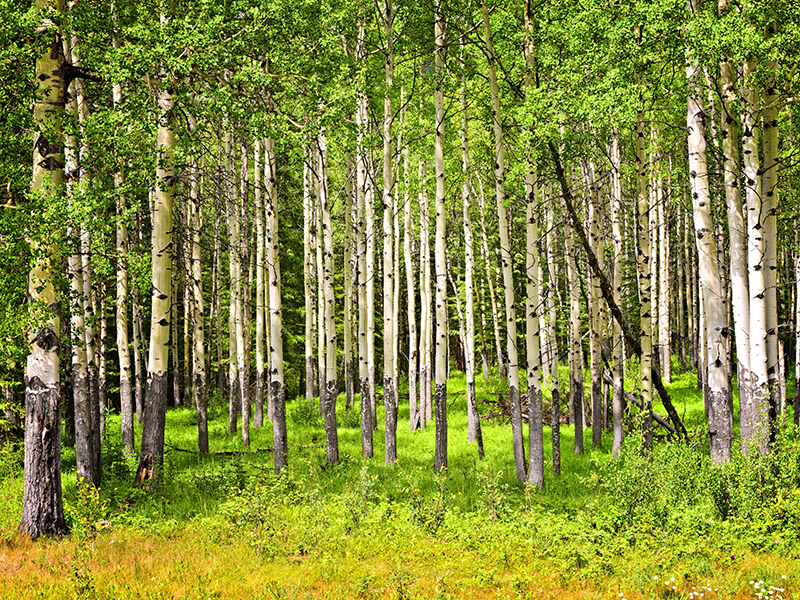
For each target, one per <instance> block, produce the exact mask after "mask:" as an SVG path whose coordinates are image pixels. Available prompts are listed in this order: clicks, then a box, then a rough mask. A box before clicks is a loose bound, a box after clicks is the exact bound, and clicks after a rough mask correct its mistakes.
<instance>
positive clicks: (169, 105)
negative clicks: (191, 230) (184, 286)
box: [136, 17, 175, 483]
mask: <svg viewBox="0 0 800 600" xmlns="http://www.w3.org/2000/svg"><path fill="white" fill-rule="evenodd" d="M162 21H163V17H162ZM157 100H158V110H159V118H158V144H157V150H158V154H157V155H158V162H157V165H156V180H157V185H156V191H155V199H154V207H153V250H152V261H153V295H152V313H151V314H152V316H151V321H150V355H149V358H148V364H147V393H146V395H145V404H146V406H145V409H144V414H145V420H144V425H143V429H142V445H141V451H140V455H139V466H138V468H137V469H136V481H137V483H141V482H144V481H145V480H147V479H151V478H153V477H157V476H158V474H159V469H160V468H161V465H162V463H163V459H164V428H165V426H166V414H167V413H166V411H167V368H168V366H169V325H170V324H169V317H170V312H171V311H170V308H171V307H170V303H171V299H172V290H171V285H172V278H171V277H170V272H171V271H172V200H173V194H174V181H175V169H174V166H173V152H174V149H175V132H174V131H173V130H172V110H173V106H174V102H173V99H172V93H171V92H170V90H169V88H168V87H162V88H161V89H159V91H158V96H157Z"/></svg>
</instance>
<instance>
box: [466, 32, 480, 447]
mask: <svg viewBox="0 0 800 600" xmlns="http://www.w3.org/2000/svg"><path fill="white" fill-rule="evenodd" d="M461 43H462V47H463V45H464V43H465V42H464V39H463V38H462V40H461ZM468 135H469V129H468V122H467V87H466V81H465V78H464V76H463V75H462V76H461V173H462V177H463V178H464V181H463V183H462V187H461V204H462V216H463V219H464V300H465V304H466V307H465V310H466V316H465V321H466V330H465V332H464V353H465V359H466V361H465V362H466V365H467V372H466V380H467V441H468V442H470V443H472V442H477V444H478V456H479V457H480V458H481V459H483V433H482V431H481V416H480V413H479V412H478V404H477V398H476V395H475V299H474V294H473V283H472V280H473V277H474V273H475V245H474V241H473V238H472V218H471V216H470V196H471V194H470V177H469V171H470V162H469V137H468Z"/></svg>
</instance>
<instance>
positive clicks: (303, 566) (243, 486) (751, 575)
mask: <svg viewBox="0 0 800 600" xmlns="http://www.w3.org/2000/svg"><path fill="white" fill-rule="evenodd" d="M564 375H566V373H564V374H562V382H565V381H566V377H565V376H564ZM587 375H588V374H587ZM477 386H478V394H479V398H480V397H488V396H487V394H489V393H491V392H498V391H505V388H504V386H503V383H502V382H499V381H497V380H496V379H494V380H490V381H488V382H485V381H483V379H482V377H479V378H478V382H477ZM464 389H465V381H464V377H463V375H462V374H459V373H453V375H452V377H451V378H450V380H449V381H448V397H449V399H448V428H449V433H448V458H449V463H448V469H447V470H446V471H445V472H444V473H435V472H434V471H433V448H434V441H435V432H434V428H433V424H429V426H428V427H427V428H426V429H424V430H419V431H414V432H412V431H410V430H409V427H408V413H409V409H408V406H407V404H406V403H405V402H404V403H401V406H400V419H399V426H398V443H397V447H398V462H397V463H396V464H395V465H391V466H386V465H385V464H384V459H383V451H384V434H383V425H382V424H383V410H382V407H380V408H379V417H378V418H379V428H378V431H376V432H375V442H374V448H375V457H374V458H373V459H371V460H367V459H364V458H362V457H361V451H360V449H361V441H360V440H361V434H360V426H359V423H358V414H359V413H358V404H357V403H356V406H355V407H354V408H353V409H351V410H350V411H346V410H345V409H344V408H343V407H340V408H339V410H338V411H337V417H338V420H339V424H340V426H339V444H340V456H341V461H340V463H339V464H337V465H327V464H326V462H325V446H324V428H323V425H322V420H321V419H320V418H319V417H318V415H317V414H316V403H314V404H312V405H308V404H307V403H306V401H305V400H303V399H295V400H293V401H291V402H290V403H289V406H288V410H287V413H288V430H289V463H290V466H289V469H288V470H287V472H286V474H285V476H283V477H281V478H276V477H275V476H274V475H273V474H272V458H273V457H272V453H271V452H270V451H269V449H270V448H271V446H272V430H271V427H266V428H264V429H255V428H253V427H251V449H250V451H245V450H244V448H243V447H242V444H241V441H240V437H239V436H238V435H237V436H228V435H227V433H226V430H227V408H226V406H224V404H223V402H222V401H220V399H219V398H218V397H216V399H214V400H213V402H212V406H211V409H210V411H209V419H210V421H209V438H210V439H209V441H210V447H211V452H212V454H210V455H208V456H200V455H198V454H196V453H195V452H194V448H195V447H196V435H197V434H196V424H195V415H194V412H193V411H192V410H189V409H186V408H180V409H173V410H170V411H169V412H168V414H167V430H166V431H167V437H166V443H167V453H166V457H165V465H164V470H163V473H164V476H163V479H162V480H161V481H160V482H158V483H156V484H154V485H152V486H151V488H150V489H149V490H143V489H139V488H136V487H134V486H133V485H132V481H133V473H134V470H135V467H136V457H130V456H126V455H125V454H124V453H123V452H122V451H121V449H120V446H119V444H118V441H117V440H118V436H119V433H118V431H119V418H118V416H116V415H110V416H109V418H108V420H107V424H108V429H107V433H106V440H105V443H104V481H103V485H102V486H101V488H100V489H99V490H96V491H95V490H91V489H88V488H85V487H82V486H78V485H77V484H76V482H75V456H74V451H72V450H70V449H65V450H64V452H63V470H64V471H63V485H64V501H65V509H66V515H67V519H68V522H69V524H70V526H71V528H72V534H71V536H70V537H69V538H67V539H64V540H42V541H39V542H36V543H31V542H29V541H26V540H25V539H24V538H22V537H20V536H19V535H18V534H15V533H14V532H15V529H16V526H17V523H18V521H19V511H20V507H21V497H22V477H21V472H20V468H19V462H18V461H19V454H18V453H16V454H15V453H14V452H13V451H12V450H10V449H8V448H6V449H3V450H2V451H0V534H2V539H3V541H2V542H0V596H2V597H4V598H5V597H8V598H22V597H25V598H28V597H38V596H39V595H45V594H48V595H49V596H50V597H75V598H106V597H108V598H112V597H113V598H161V597H163V598H201V597H202V598H209V597H211V598H354V597H375V598H461V597H463V598H496V597H510V598H535V597H544V598H548V597H552V598H612V597H613V598H620V597H624V598H627V599H629V600H630V599H633V598H696V597H698V596H694V595H690V594H693V593H694V592H696V593H697V594H699V593H700V590H701V588H703V587H706V588H710V589H707V590H705V591H704V592H703V593H704V596H703V598H704V599H708V598H711V599H721V598H751V597H755V596H754V594H755V591H756V589H755V587H754V584H755V583H756V582H758V581H763V582H765V583H764V584H763V585H764V586H769V585H772V586H774V587H776V588H778V587H782V589H784V590H787V591H786V592H784V593H783V597H784V598H789V597H792V594H793V593H795V592H797V591H798V590H800V587H798V586H797V581H798V576H800V565H798V563H797V561H796V558H797V557H798V556H800V487H799V484H800V458H798V451H797V448H798V443H797V440H796V434H795V432H794V431H788V432H787V433H786V434H785V435H784V436H783V438H782V439H781V444H780V446H779V447H778V448H777V449H776V451H775V452H773V454H772V455H771V456H769V457H766V458H764V459H757V460H746V459H744V458H743V457H741V455H739V454H738V453H737V454H736V457H735V459H734V461H732V463H731V464H730V465H727V466H723V467H719V466H714V465H711V464H710V461H709V460H708V456H707V455H708V448H707V441H706V437H707V434H706V435H703V434H702V432H703V427H704V425H703V421H702V415H703V407H702V399H701V397H700V395H699V392H698V390H697V387H696V378H695V376H694V374H681V375H676V376H674V377H673V382H672V384H671V386H670V392H671V395H672V399H673V403H674V404H675V406H676V408H677V409H678V411H679V412H680V413H681V416H682V417H683V419H684V421H685V422H686V424H687V428H689V429H690V430H692V431H693V432H694V433H693V434H692V437H691V439H692V441H691V442H690V443H689V444H676V443H668V442H666V441H665V440H663V439H659V440H658V441H657V445H656V449H655V452H654V453H653V455H652V457H647V456H643V455H642V453H641V440H640V438H639V437H638V434H637V433H636V431H635V429H632V427H633V423H635V418H633V417H632V418H631V419H630V423H629V432H628V438H627V442H626V445H625V452H624V454H623V456H622V457H620V458H619V459H612V458H611V456H610V453H609V449H610V446H611V438H610V432H604V435H603V448H602V449H597V450H592V449H591V448H590V446H591V432H590V430H589V429H587V431H586V434H585V440H586V448H587V450H586V452H585V454H584V455H583V456H575V455H574V454H573V452H572V448H573V442H574V431H573V428H572V427H569V426H563V425H562V428H561V430H562V437H561V456H562V473H563V474H562V475H560V476H553V475H552V474H551V463H550V457H551V448H550V429H549V427H545V440H546V441H545V456H546V457H547V464H546V478H545V487H544V491H541V492H540V491H538V490H533V489H530V488H527V487H526V486H523V485H520V484H518V483H517V482H516V479H515V476H514V473H515V469H514V462H513V452H512V445H511V431H510V426H509V425H508V424H506V423H503V422H501V421H499V420H495V421H484V422H483V423H482V427H483V437H484V444H485V450H486V459H485V460H483V461H481V460H479V459H478V456H477V448H476V446H475V444H469V443H468V442H467V441H466V429H467V424H466V398H465V395H464ZM587 389H588V387H587ZM626 389H628V390H632V389H634V390H635V381H633V380H632V379H628V380H627V381H626ZM565 391H566V390H562V393H563V392H565ZM405 392H406V390H405V389H404V388H403V386H402V385H401V393H405ZM546 396H548V397H547V398H546V399H547V400H548V401H549V392H547V393H546ZM564 397H566V395H565V394H564ZM482 409H483V410H492V409H490V408H489V407H487V406H483V408H482ZM659 409H660V406H657V408H656V410H659ZM662 414H663V413H662ZM694 421H696V423H697V426H696V428H695V426H694ZM525 429H526V438H527V428H525ZM140 434H141V431H140V430H139V429H137V439H138V437H139V436H140ZM783 576H786V579H784V578H783ZM673 577H674V578H675V580H674V581H673V580H672V579H671V578H673ZM665 581H668V582H670V585H665V583H664V582H665ZM750 581H753V582H754V583H753V584H750V583H749V582H750ZM673 585H674V586H675V589H674V590H673V589H672V586H673ZM759 585H761V584H759ZM759 589H761V587H759ZM792 590H794V592H792ZM620 594H621V595H620ZM776 594H777V592H776ZM774 597H777V596H774Z"/></svg>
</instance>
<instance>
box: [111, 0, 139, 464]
mask: <svg viewBox="0 0 800 600" xmlns="http://www.w3.org/2000/svg"><path fill="white" fill-rule="evenodd" d="M112 17H115V13H114V12H113V5H112ZM111 41H112V44H113V46H114V49H116V50H119V48H120V41H119V35H118V34H117V32H116V29H115V30H114V32H113V33H112V36H111ZM112 98H113V102H114V107H115V108H119V106H120V104H121V103H122V84H121V83H119V82H114V84H113V85H112ZM124 186H125V171H124V169H123V166H122V164H118V165H117V166H116V169H115V171H114V191H115V195H114V199H115V209H116V221H115V224H116V260H117V264H116V273H117V277H116V280H117V289H116V304H115V308H116V311H115V323H116V333H117V355H118V357H119V404H120V426H121V429H122V447H123V448H124V449H125V450H126V451H127V452H130V453H133V452H134V451H135V439H134V428H133V393H132V392H133V390H132V386H131V352H130V348H129V344H128V295H129V290H128V265H127V254H128V229H127V227H126V225H125V221H124V219H125V210H126V204H127V203H126V197H125V192H124V191H123V188H124Z"/></svg>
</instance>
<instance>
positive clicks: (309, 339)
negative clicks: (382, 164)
mask: <svg viewBox="0 0 800 600" xmlns="http://www.w3.org/2000/svg"><path fill="white" fill-rule="evenodd" d="M311 160H312V159H311V150H310V148H308V147H307V148H305V151H304V160H303V299H304V303H305V309H306V310H305V357H306V360H305V363H306V377H305V379H306V400H307V401H308V402H311V400H313V398H314V396H316V394H315V393H314V392H315V390H314V381H315V375H314V300H313V296H314V294H313V291H312V285H313V280H312V271H313V265H314V254H312V246H311V229H312V221H313V212H314V200H313V194H312V190H311V188H312V186H313V179H312V177H313V176H312V173H311Z"/></svg>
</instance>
